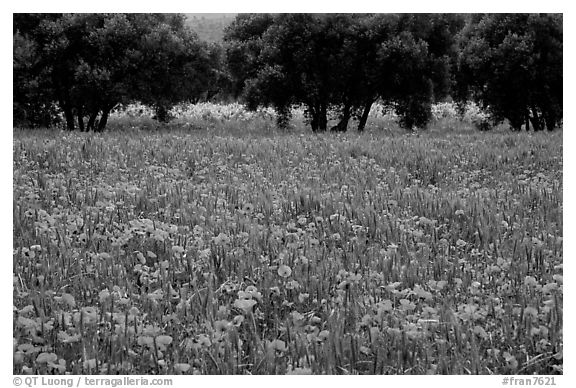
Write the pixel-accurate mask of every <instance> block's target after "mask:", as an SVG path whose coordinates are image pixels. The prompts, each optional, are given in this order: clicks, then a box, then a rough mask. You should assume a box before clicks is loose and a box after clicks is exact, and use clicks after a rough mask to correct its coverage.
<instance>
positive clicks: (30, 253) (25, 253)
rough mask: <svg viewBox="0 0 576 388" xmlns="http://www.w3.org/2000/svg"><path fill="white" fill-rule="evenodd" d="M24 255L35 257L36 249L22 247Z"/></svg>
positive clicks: (29, 257) (30, 257)
mask: <svg viewBox="0 0 576 388" xmlns="http://www.w3.org/2000/svg"><path fill="white" fill-rule="evenodd" d="M21 252H22V255H23V256H24V257H25V258H27V259H33V258H34V257H36V253H34V251H31V250H30V249H28V248H22V251H21Z"/></svg>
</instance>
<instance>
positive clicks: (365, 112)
mask: <svg viewBox="0 0 576 388" xmlns="http://www.w3.org/2000/svg"><path fill="white" fill-rule="evenodd" d="M373 103H374V101H372V99H370V100H368V101H366V103H365V104H364V107H363V110H362V116H360V120H358V132H363V131H364V128H366V122H368V115H370V109H371V108H372V104H373Z"/></svg>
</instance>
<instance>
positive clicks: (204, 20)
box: [185, 13, 237, 42]
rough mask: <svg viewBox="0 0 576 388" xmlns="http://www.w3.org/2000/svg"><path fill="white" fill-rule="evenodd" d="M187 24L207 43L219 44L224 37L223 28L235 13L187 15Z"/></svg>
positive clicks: (230, 21) (232, 18)
mask: <svg viewBox="0 0 576 388" xmlns="http://www.w3.org/2000/svg"><path fill="white" fill-rule="evenodd" d="M185 15H186V16H187V17H188V24H189V25H190V27H191V28H192V29H193V30H194V31H195V32H196V33H197V34H198V37H199V38H200V39H202V40H205V41H207V42H220V41H222V38H223V36H224V28H226V26H228V25H229V24H230V23H232V21H233V20H234V18H235V17H236V15H237V14H235V13H187V14H185Z"/></svg>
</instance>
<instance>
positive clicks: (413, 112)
mask: <svg viewBox="0 0 576 388" xmlns="http://www.w3.org/2000/svg"><path fill="white" fill-rule="evenodd" d="M460 20H461V18H460V19H459V18H458V17H455V16H450V17H448V16H444V15H423V16H410V15H408V16H406V15H404V16H399V15H367V14H352V15H351V14H329V15H322V14H281V15H274V16H271V15H239V16H238V17H237V19H236V21H235V22H234V23H232V24H231V25H230V27H229V28H228V29H227V31H226V35H225V42H226V47H227V53H228V66H229V67H230V69H231V73H232V76H233V78H234V79H235V90H236V93H237V94H238V95H243V97H244V98H245V100H246V101H247V102H248V105H249V106H250V107H253V108H255V107H257V106H259V105H268V106H273V107H274V108H275V109H276V110H277V111H279V112H280V111H281V112H288V111H289V107H290V106H292V105H295V104H296V105H304V107H305V108H306V115H307V117H308V119H309V123H310V125H311V127H312V130H313V131H324V130H326V129H327V122H328V115H329V114H330V113H331V112H332V113H333V114H336V115H337V116H338V118H339V120H340V121H339V123H338V124H337V125H336V126H334V127H333V128H332V130H334V131H346V129H347V127H348V122H349V120H350V118H352V117H356V118H358V121H359V124H358V129H359V130H363V128H364V126H365V124H366V119H367V117H368V112H369V111H370V107H371V105H372V103H373V102H374V101H376V100H377V99H379V98H380V99H382V100H383V101H384V102H385V104H387V105H389V106H393V107H394V108H396V110H397V112H398V113H399V115H400V117H401V120H400V123H401V124H402V125H403V126H405V127H407V128H412V127H413V126H419V127H422V126H425V125H426V123H427V122H428V120H429V118H430V106H431V103H432V102H433V101H434V100H435V99H439V98H441V97H443V96H445V95H446V94H447V93H448V91H449V88H450V63H451V62H450V59H451V58H452V57H454V54H453V53H454V47H455V46H454V39H453V36H454V35H452V34H451V33H452V32H453V31H454V30H456V29H457V28H458V22H459V21H460ZM429 47H431V49H430V50H429V49H428V48H429Z"/></svg>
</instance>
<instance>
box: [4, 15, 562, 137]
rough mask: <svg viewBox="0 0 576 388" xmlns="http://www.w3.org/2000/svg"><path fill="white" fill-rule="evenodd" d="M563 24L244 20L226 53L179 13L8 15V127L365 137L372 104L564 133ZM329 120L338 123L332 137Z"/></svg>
mask: <svg viewBox="0 0 576 388" xmlns="http://www.w3.org/2000/svg"><path fill="white" fill-rule="evenodd" d="M562 23H563V20H562V15H561V14H512V15H510V14H471V15H463V14H238V15H236V17H235V18H234V20H233V21H232V23H231V24H230V25H229V26H228V27H226V28H225V29H224V31H223V41H222V43H218V42H211V43H207V42H205V41H201V40H200V39H199V38H198V37H197V35H196V34H195V33H194V32H193V31H192V30H191V29H190V28H189V25H190V23H189V21H187V20H186V16H185V15H183V14H14V31H13V35H14V51H13V54H14V56H13V64H14V65H13V69H14V108H13V109H14V118H15V121H16V122H20V123H25V124H28V125H42V126H50V125H53V124H54V122H55V120H57V118H58V117H60V116H62V117H63V118H64V120H65V122H66V127H67V128H68V129H70V130H72V129H75V128H79V129H80V130H103V129H104V127H105V126H106V123H107V119H108V116H109V114H110V112H111V110H112V109H113V108H114V107H116V106H118V105H119V104H127V103H130V102H136V101H138V102H141V103H144V104H146V105H149V106H151V107H152V108H154V110H155V112H156V116H155V117H156V119H158V120H159V121H167V120H168V119H169V117H168V116H169V115H168V112H169V110H170V108H171V107H172V106H173V105H174V104H177V103H179V102H185V101H189V102H192V103H195V102H198V101H199V100H201V99H212V98H214V97H216V96H219V97H218V98H228V99H234V100H241V101H242V102H243V103H245V104H246V105H247V107H248V108H249V109H257V108H258V107H261V106H269V107H273V108H274V109H275V110H276V112H277V117H278V124H279V125H280V126H281V127H285V126H287V125H288V123H289V119H290V114H291V111H292V108H293V107H295V106H296V107H302V108H304V112H305V116H306V119H307V122H308V123H309V124H310V127H311V128H312V130H313V131H326V130H328V129H331V130H333V131H346V130H347V128H348V126H349V122H350V120H351V119H353V118H355V119H356V121H357V125H358V126H357V129H358V130H359V131H362V130H363V129H364V128H365V126H366V121H367V119H368V115H369V112H370V110H371V108H372V106H373V104H374V103H375V102H376V101H378V102H379V103H380V105H381V106H383V107H384V108H385V109H391V110H394V111H395V112H396V113H397V115H398V117H399V124H400V125H401V126H402V127H405V128H407V129H412V128H415V127H418V128H421V127H425V126H426V125H427V123H428V122H429V120H430V118H431V107H432V104H433V103H435V102H440V101H444V100H450V99H453V100H456V101H457V102H458V103H460V105H461V106H464V104H465V103H467V102H468V101H475V102H478V103H480V105H481V106H482V107H483V108H484V110H485V111H487V112H489V113H490V117H491V119H492V121H493V123H498V122H501V121H503V120H507V121H508V122H509V123H510V126H511V127H512V128H513V129H515V130H519V129H520V128H522V127H523V126H524V128H526V129H529V128H530V126H531V127H532V128H534V129H535V130H541V129H544V128H547V129H549V130H552V129H554V128H556V127H558V126H560V125H561V123H562V114H563V110H562V105H563V100H562V82H563V78H562V76H563V75H562V70H563V58H562V50H563V31H562V28H563V26H562ZM330 119H337V124H336V125H334V126H333V127H332V128H328V123H329V120H330Z"/></svg>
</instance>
